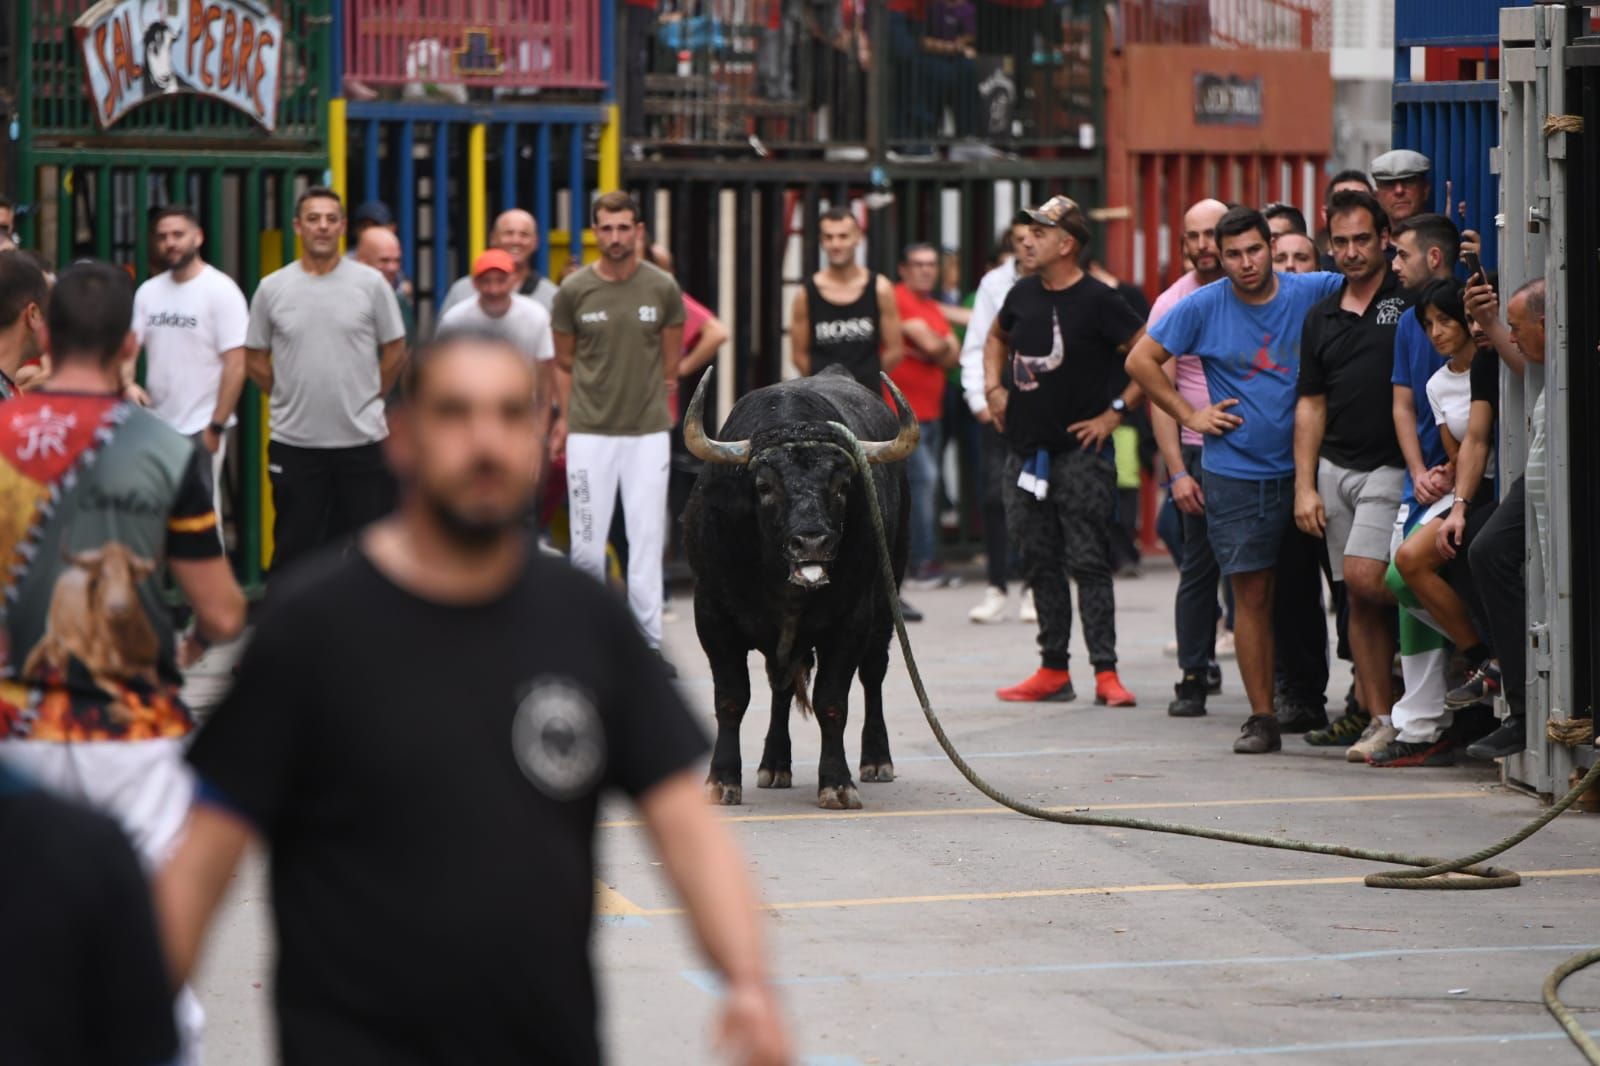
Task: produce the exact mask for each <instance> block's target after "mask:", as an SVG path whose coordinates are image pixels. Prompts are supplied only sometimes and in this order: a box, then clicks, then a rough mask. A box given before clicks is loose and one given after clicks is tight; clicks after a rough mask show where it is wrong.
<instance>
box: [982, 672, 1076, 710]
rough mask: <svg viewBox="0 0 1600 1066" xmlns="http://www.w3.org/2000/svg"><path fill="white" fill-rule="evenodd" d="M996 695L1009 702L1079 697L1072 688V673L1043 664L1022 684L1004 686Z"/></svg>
mask: <svg viewBox="0 0 1600 1066" xmlns="http://www.w3.org/2000/svg"><path fill="white" fill-rule="evenodd" d="M995 695H996V696H998V697H999V698H1000V699H1003V700H1005V701H1006V702H1007V703H1069V702H1071V701H1072V700H1075V699H1077V698H1078V694H1077V693H1076V692H1074V691H1073V690H1072V675H1071V674H1070V673H1068V672H1067V671H1066V670H1051V669H1049V668H1047V667H1043V666H1041V667H1040V668H1039V669H1038V670H1035V671H1034V673H1033V676H1032V677H1030V678H1028V680H1026V681H1024V682H1023V683H1022V684H1020V685H1012V686H1011V687H1010V688H1003V689H1001V690H1000V691H998V692H996V693H995Z"/></svg>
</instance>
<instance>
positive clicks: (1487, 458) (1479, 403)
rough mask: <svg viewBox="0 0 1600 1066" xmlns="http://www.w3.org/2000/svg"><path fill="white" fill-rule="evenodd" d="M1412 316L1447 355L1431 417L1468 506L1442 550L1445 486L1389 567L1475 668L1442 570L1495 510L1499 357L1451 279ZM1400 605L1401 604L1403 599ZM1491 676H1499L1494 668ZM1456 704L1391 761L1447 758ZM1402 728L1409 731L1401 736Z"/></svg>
mask: <svg viewBox="0 0 1600 1066" xmlns="http://www.w3.org/2000/svg"><path fill="white" fill-rule="evenodd" d="M1416 315H1417V321H1418V322H1420V323H1421V325H1422V328H1423V329H1424V330H1425V331H1426V332H1427V334H1428V340H1430V341H1431V342H1432V343H1433V347H1434V349H1435V350H1436V351H1437V352H1438V353H1439V354H1440V355H1442V356H1444V357H1445V359H1447V360H1448V362H1446V363H1445V365H1444V366H1442V367H1440V368H1439V369H1438V370H1436V371H1434V374H1433V376H1432V377H1430V378H1429V379H1428V382H1427V385H1426V391H1427V396H1428V404H1429V406H1431V407H1432V408H1433V418H1434V421H1435V422H1436V423H1438V426H1439V438H1440V440H1441V441H1442V442H1443V444H1444V450H1445V453H1446V454H1447V455H1449V457H1450V465H1451V466H1452V467H1459V468H1460V469H1458V470H1457V477H1456V483H1457V484H1458V485H1459V484H1462V478H1461V474H1462V473H1463V472H1467V473H1468V478H1467V481H1468V484H1467V486H1466V491H1469V492H1471V493H1472V495H1473V499H1472V500H1471V501H1470V502H1468V503H1466V504H1464V506H1465V507H1466V508H1467V511H1466V526H1465V530H1464V537H1463V539H1462V542H1461V543H1460V544H1459V545H1458V546H1453V547H1454V550H1452V551H1448V552H1447V551H1446V550H1444V549H1443V548H1441V547H1440V545H1439V539H1440V538H1439V537H1438V535H1437V534H1438V530H1439V527H1440V526H1441V525H1443V524H1444V521H1445V519H1446V517H1448V516H1449V515H1450V513H1451V512H1452V510H1453V509H1454V508H1456V507H1457V506H1458V505H1457V502H1456V494H1455V493H1454V492H1451V493H1447V494H1446V495H1445V497H1444V498H1443V499H1441V500H1439V501H1438V502H1437V503H1435V504H1434V505H1433V506H1432V507H1429V508H1428V510H1427V511H1426V512H1424V514H1423V516H1422V519H1421V521H1420V522H1419V523H1418V525H1417V527H1416V529H1415V530H1414V531H1413V532H1412V534H1411V536H1410V537H1408V538H1407V539H1406V542H1405V543H1404V544H1403V545H1401V546H1400V549H1399V550H1398V551H1397V552H1396V553H1395V568H1396V570H1398V571H1399V574H1400V576H1401V577H1402V578H1403V579H1404V582H1405V587H1406V589H1408V590H1409V591H1410V593H1411V594H1412V595H1414V596H1415V597H1416V600H1417V601H1418V604H1417V605H1418V606H1420V607H1421V608H1422V609H1423V610H1425V611H1426V612H1427V615H1428V618H1429V619H1430V624H1432V625H1433V626H1434V627H1435V628H1437V629H1440V630H1442V631H1443V632H1444V634H1445V636H1447V637H1448V638H1449V639H1450V640H1451V642H1452V643H1454V644H1455V645H1456V647H1457V649H1459V650H1460V651H1461V653H1462V654H1464V655H1466V656H1467V657H1468V659H1469V660H1470V661H1471V663H1472V665H1473V666H1474V667H1479V668H1481V669H1491V668H1493V664H1492V658H1491V656H1492V652H1491V651H1490V649H1489V648H1488V646H1487V643H1486V641H1485V640H1484V638H1483V637H1482V635H1481V634H1480V633H1479V632H1478V627H1477V625H1476V624H1475V623H1474V621H1473V619H1472V616H1471V614H1470V612H1469V611H1468V609H1467V605H1466V603H1465V602H1464V601H1463V600H1462V598H1461V596H1460V594H1459V593H1458V592H1457V591H1456V590H1455V588H1454V587H1453V584H1452V581H1451V580H1447V579H1446V575H1445V574H1442V573H1440V571H1441V570H1443V569H1444V568H1445V567H1446V566H1447V565H1452V557H1453V559H1454V563H1453V565H1454V566H1456V567H1462V566H1465V565H1466V558H1465V557H1466V550H1465V549H1466V546H1467V544H1468V543H1469V542H1470V539H1471V537H1472V536H1473V535H1474V534H1475V533H1476V531H1477V529H1479V528H1481V527H1482V525H1483V522H1484V521H1485V520H1487V519H1488V517H1489V515H1490V514H1491V513H1493V510H1494V506H1495V492H1494V485H1495V483H1494V467H1495V455H1494V450H1493V448H1494V445H1493V442H1494V437H1495V431H1494V422H1495V419H1496V418H1497V417H1498V414H1499V398H1500V360H1499V357H1498V356H1497V355H1496V354H1495V353H1494V351H1493V350H1491V349H1480V348H1479V347H1478V344H1477V341H1475V340H1474V339H1473V337H1472V333H1471V329H1470V327H1469V326H1468V324H1467V315H1466V310H1465V308H1464V307H1463V304H1462V291H1461V286H1460V285H1459V284H1458V283H1457V282H1455V281H1454V280H1438V281H1433V282H1430V283H1429V284H1428V285H1427V286H1426V287H1425V288H1423V290H1422V292H1421V293H1420V294H1419V295H1418V297H1417V303H1416ZM1474 423H1475V424H1476V429H1477V432H1476V433H1471V434H1470V436H1471V438H1472V439H1473V440H1474V442H1475V443H1474V446H1473V448H1470V449H1463V443H1464V442H1466V441H1467V440H1468V439H1469V426H1470V425H1473V424H1474ZM1485 442H1487V448H1488V451H1487V454H1485V452H1484V446H1485ZM1468 453H1470V456H1469V454H1468ZM1480 466H1481V468H1482V472H1481V475H1480V476H1478V477H1477V479H1476V483H1475V484H1473V483H1472V480H1473V479H1472V472H1474V471H1477V470H1478V468H1479V467H1480ZM1455 576H1463V575H1455ZM1402 603H1403V604H1405V600H1404V599H1402ZM1405 605H1406V606H1411V605H1410V604H1405ZM1495 676H1496V677H1498V673H1496V674H1495ZM1460 706H1461V705H1460V704H1455V705H1453V704H1451V703H1450V701H1449V700H1448V699H1447V700H1446V701H1445V706H1444V707H1443V708H1441V709H1438V710H1437V711H1436V713H1434V714H1430V715H1427V716H1420V715H1419V716H1416V717H1417V718H1418V719H1419V720H1418V721H1415V722H1412V723H1410V724H1409V725H1408V726H1407V727H1406V728H1402V729H1401V733H1402V736H1401V737H1400V739H1401V740H1402V741H1412V742H1414V744H1413V746H1415V747H1418V748H1419V749H1422V750H1424V751H1425V754H1422V755H1419V756H1418V757H1417V758H1418V760H1420V761H1416V760H1414V761H1409V762H1401V763H1397V764H1396V765H1436V764H1439V763H1441V762H1444V761H1449V760H1450V759H1451V758H1452V757H1451V756H1449V755H1447V754H1444V753H1442V752H1435V751H1433V750H1432V749H1433V747H1434V746H1435V745H1436V744H1437V743H1442V741H1441V737H1442V733H1443V730H1444V729H1445V728H1447V727H1448V726H1449V724H1450V716H1451V713H1452V712H1453V711H1454V710H1456V709H1459V707H1460ZM1400 724H1401V715H1400V713H1399V712H1398V710H1397V712H1396V715H1395V725H1396V727H1400ZM1408 728H1409V729H1410V731H1411V733H1412V734H1415V735H1411V736H1408V735H1405V734H1406V732H1407V729H1408ZM1427 734H1432V737H1431V738H1430V737H1429V736H1428V735H1427Z"/></svg>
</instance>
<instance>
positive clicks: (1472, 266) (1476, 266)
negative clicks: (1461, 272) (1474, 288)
mask: <svg viewBox="0 0 1600 1066" xmlns="http://www.w3.org/2000/svg"><path fill="white" fill-rule="evenodd" d="M1461 258H1462V260H1463V261H1464V262H1465V263H1466V264H1467V284H1468V285H1472V284H1475V282H1474V280H1473V279H1475V278H1479V277H1482V276H1483V264H1482V263H1481V262H1479V261H1478V255H1477V253H1476V252H1465V253H1463V254H1462V256H1461Z"/></svg>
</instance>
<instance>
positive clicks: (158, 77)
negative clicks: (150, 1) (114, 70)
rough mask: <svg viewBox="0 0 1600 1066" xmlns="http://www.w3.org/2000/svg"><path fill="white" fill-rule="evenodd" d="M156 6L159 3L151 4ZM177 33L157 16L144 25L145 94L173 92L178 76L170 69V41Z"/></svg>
mask: <svg viewBox="0 0 1600 1066" xmlns="http://www.w3.org/2000/svg"><path fill="white" fill-rule="evenodd" d="M152 6H155V7H157V10H158V12H159V5H152ZM176 37H177V34H176V33H175V32H174V31H173V29H172V27H171V26H170V25H168V24H167V22H166V20H164V19H162V18H160V17H159V14H158V15H157V17H156V18H154V19H152V20H151V21H148V22H146V23H145V27H144V91H145V94H146V95H153V94H157V93H175V92H177V91H178V76H177V74H176V73H175V72H174V71H173V69H172V42H173V41H174V40H175V39H176Z"/></svg>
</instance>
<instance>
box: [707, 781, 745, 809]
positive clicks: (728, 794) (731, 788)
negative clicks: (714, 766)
mask: <svg viewBox="0 0 1600 1066" xmlns="http://www.w3.org/2000/svg"><path fill="white" fill-rule="evenodd" d="M706 799H708V800H710V801H711V803H712V804H714V805H716V806H721V807H737V806H739V804H741V803H743V802H744V786H743V785H724V784H720V783H718V782H716V781H707V782H706Z"/></svg>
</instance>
